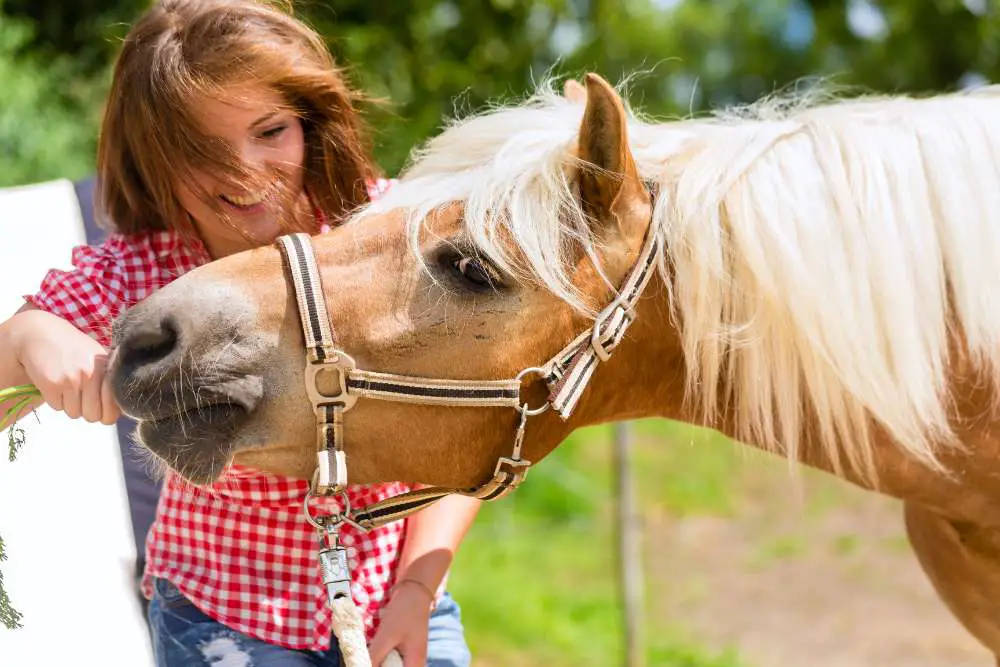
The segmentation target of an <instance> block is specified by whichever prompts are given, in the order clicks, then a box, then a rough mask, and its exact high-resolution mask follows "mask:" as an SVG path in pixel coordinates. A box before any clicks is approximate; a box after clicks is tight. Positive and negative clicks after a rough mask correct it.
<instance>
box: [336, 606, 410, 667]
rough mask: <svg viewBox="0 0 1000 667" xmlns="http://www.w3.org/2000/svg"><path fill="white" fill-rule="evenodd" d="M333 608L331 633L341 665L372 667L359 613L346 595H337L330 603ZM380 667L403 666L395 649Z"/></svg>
mask: <svg viewBox="0 0 1000 667" xmlns="http://www.w3.org/2000/svg"><path fill="white" fill-rule="evenodd" d="M330 609H332V610H333V634H334V636H336V637H337V642H338V643H339V645H340V655H341V656H342V657H343V659H344V660H343V667H372V660H371V655H370V654H369V653H368V643H367V642H366V641H365V626H364V623H363V622H362V621H361V614H360V613H359V612H358V608H357V607H356V606H354V600H352V599H351V598H350V597H348V596H343V597H339V598H337V599H336V600H334V601H333V603H332V604H331V605H330ZM381 667H403V658H402V657H401V656H400V655H399V653H398V652H397V651H396V650H392V651H390V652H389V655H387V656H386V658H385V660H383V661H382V665H381Z"/></svg>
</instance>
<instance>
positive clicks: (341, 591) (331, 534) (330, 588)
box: [319, 526, 351, 604]
mask: <svg viewBox="0 0 1000 667" xmlns="http://www.w3.org/2000/svg"><path fill="white" fill-rule="evenodd" d="M338 531H339V529H338V528H337V527H333V526H327V529H326V535H327V538H328V540H329V543H330V544H329V546H328V547H327V548H326V549H320V552H319V565H320V569H321V570H322V574H323V584H324V585H325V586H326V596H327V599H328V600H329V601H330V603H331V604H332V603H333V601H334V600H337V599H339V598H342V597H350V596H351V572H350V569H349V567H348V565H347V549H345V548H344V547H343V546H341V545H340V542H339V540H338V537H337V535H338Z"/></svg>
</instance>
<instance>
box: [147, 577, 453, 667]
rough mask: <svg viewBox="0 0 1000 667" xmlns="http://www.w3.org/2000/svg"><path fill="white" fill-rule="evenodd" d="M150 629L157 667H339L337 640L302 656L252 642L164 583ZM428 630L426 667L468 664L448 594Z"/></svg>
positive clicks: (153, 604)
mask: <svg viewBox="0 0 1000 667" xmlns="http://www.w3.org/2000/svg"><path fill="white" fill-rule="evenodd" d="M149 627H150V630H151V634H152V640H153V656H154V660H155V662H156V667H223V666H227V667H228V666H230V665H232V666H234V667H235V666H236V665H238V666H239V667H340V650H339V648H338V647H337V642H336V640H334V642H333V645H332V646H330V648H329V649H328V650H326V651H300V650H294V649H289V648H285V647H283V646H277V645H275V644H268V643H267V642H263V641H260V640H258V639H253V638H251V637H248V636H246V635H244V634H242V633H240V632H237V631H235V630H231V629H229V628H227V627H226V626H225V625H223V624H221V623H219V622H218V621H216V620H215V619H213V618H211V617H209V616H208V615H206V614H204V613H202V612H201V611H200V610H199V609H198V608H197V607H195V606H194V604H193V603H191V601H190V600H188V599H187V598H185V597H184V596H183V594H181V592H180V591H178V590H177V588H176V587H175V586H174V585H173V584H171V583H170V582H169V581H167V580H165V579H155V580H154V594H153V599H152V600H151V601H150V603H149ZM428 630H429V632H428V640H427V667H468V666H469V665H470V664H471V662H472V656H471V654H470V653H469V647H468V645H467V644H466V643H465V634H464V630H463V628H462V619H461V610H460V609H459V607H458V603H457V602H455V600H454V599H452V597H451V596H450V595H449V594H447V593H445V595H444V596H443V597H442V598H441V600H440V601H439V602H438V605H437V608H436V609H435V610H434V613H433V614H431V620H430V626H429V628H428Z"/></svg>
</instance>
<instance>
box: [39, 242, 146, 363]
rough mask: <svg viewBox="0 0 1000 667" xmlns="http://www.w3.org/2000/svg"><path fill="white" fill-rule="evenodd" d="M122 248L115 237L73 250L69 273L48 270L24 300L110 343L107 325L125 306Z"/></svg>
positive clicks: (97, 338) (125, 290)
mask: <svg viewBox="0 0 1000 667" xmlns="http://www.w3.org/2000/svg"><path fill="white" fill-rule="evenodd" d="M123 253H124V246H123V245H122V242H121V240H120V239H119V238H117V237H114V236H113V237H111V238H109V239H108V240H107V241H105V242H104V243H103V244H101V245H96V246H86V245H84V246H77V247H76V248H74V249H73V254H72V266H73V268H72V269H69V270H60V269H52V270H50V271H49V272H48V273H47V274H46V275H45V278H44V279H43V280H42V284H41V287H40V288H39V290H38V291H37V292H35V293H34V294H30V295H27V296H26V297H25V299H26V300H27V301H29V302H30V303H32V304H34V305H35V306H37V307H38V308H40V309H41V310H44V311H47V312H50V313H52V314H53V315H57V316H59V317H61V318H63V319H65V320H67V321H69V322H70V323H71V324H73V325H74V326H76V328H78V329H79V330H80V331H82V332H84V333H86V334H88V335H90V336H92V337H93V338H95V339H96V340H97V341H98V342H99V343H101V345H104V346H105V347H108V346H109V345H110V343H111V321H112V320H113V319H114V317H116V316H117V315H119V314H120V313H122V312H124V310H125V308H126V307H127V306H128V296H129V290H128V281H127V279H126V275H125V269H124V261H123V259H124V258H123Z"/></svg>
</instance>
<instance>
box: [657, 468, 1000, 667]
mask: <svg viewBox="0 0 1000 667" xmlns="http://www.w3.org/2000/svg"><path fill="white" fill-rule="evenodd" d="M796 488H801V489H802V493H803V494H804V496H805V497H804V499H802V498H801V497H799V496H797V495H796V491H795V489H796ZM740 497H741V498H746V499H747V500H746V501H742V505H741V507H740V508H739V510H738V512H737V513H736V516H733V517H731V518H715V517H688V518H678V517H675V516H671V517H668V516H665V515H663V516H656V515H655V514H654V515H652V516H647V517H646V533H645V535H646V537H645V539H646V558H647V563H648V567H647V575H646V576H647V577H648V581H647V588H646V590H647V595H650V596H652V597H651V599H650V600H649V609H650V612H651V613H654V614H656V615H657V616H658V617H659V618H665V619H672V620H676V622H677V623H678V625H679V627H681V628H683V632H684V634H685V635H686V636H687V637H688V638H689V639H691V640H692V641H697V642H699V643H703V644H704V645H705V646H707V647H711V648H714V649H723V648H727V647H729V648H735V649H736V650H737V651H738V654H739V655H740V657H741V658H742V660H743V662H744V663H746V664H748V665H750V666H751V667H904V666H905V667H992V666H993V665H994V662H993V659H992V657H991V656H990V655H989V654H988V653H987V652H986V650H985V649H983V648H982V647H981V646H980V645H979V644H977V643H976V642H975V641H974V640H973V639H972V637H971V636H970V635H969V634H968V633H967V632H966V631H965V630H964V629H963V628H962V627H961V626H960V625H959V623H958V622H957V621H956V620H955V619H954V618H953V617H952V616H951V614H950V613H949V612H948V611H947V609H946V608H945V607H944V605H943V604H942V603H941V602H940V601H939V600H938V598H937V597H936V595H935V593H934V591H933V590H932V588H931V586H930V584H929V583H928V581H927V579H926V578H925V577H924V575H923V573H922V572H921V570H920V567H919V565H918V564H917V562H916V559H915V557H914V556H913V554H912V552H911V551H910V548H909V545H908V544H907V543H906V541H905V532H904V529H903V524H902V517H901V506H900V504H899V503H898V502H897V501H894V500H892V499H888V498H884V497H880V496H876V495H874V494H871V493H867V492H863V491H861V490H858V489H855V488H854V487H851V486H849V485H847V484H843V483H841V482H839V481H836V480H833V479H832V478H828V477H825V476H812V475H807V476H806V477H805V478H804V479H803V482H802V484H801V485H799V487H796V486H795V485H794V484H793V483H792V482H791V481H790V480H789V478H788V477H787V471H783V470H774V469H772V468H769V469H768V470H767V471H762V472H761V474H760V475H759V479H756V481H755V482H754V483H753V484H751V490H750V492H748V493H743V494H741V496H740ZM753 499H757V500H753Z"/></svg>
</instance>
